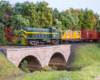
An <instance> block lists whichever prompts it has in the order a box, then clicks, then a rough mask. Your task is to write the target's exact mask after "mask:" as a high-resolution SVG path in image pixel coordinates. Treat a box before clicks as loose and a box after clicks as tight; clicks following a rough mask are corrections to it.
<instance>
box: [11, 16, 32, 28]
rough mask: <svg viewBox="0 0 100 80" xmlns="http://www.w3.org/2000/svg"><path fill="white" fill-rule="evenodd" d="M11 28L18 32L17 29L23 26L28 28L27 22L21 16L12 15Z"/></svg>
mask: <svg viewBox="0 0 100 80" xmlns="http://www.w3.org/2000/svg"><path fill="white" fill-rule="evenodd" d="M10 21H11V28H12V29H16V30H18V28H20V27H23V26H29V25H30V23H29V20H28V19H25V18H23V17H22V16H21V15H14V16H11V17H10Z"/></svg>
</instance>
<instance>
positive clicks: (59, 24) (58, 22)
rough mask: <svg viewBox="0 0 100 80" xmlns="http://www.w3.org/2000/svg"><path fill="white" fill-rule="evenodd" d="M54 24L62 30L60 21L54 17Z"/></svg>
mask: <svg viewBox="0 0 100 80" xmlns="http://www.w3.org/2000/svg"><path fill="white" fill-rule="evenodd" d="M54 24H55V25H54V26H55V27H56V28H57V29H59V31H61V30H62V25H61V21H59V20H58V19H54Z"/></svg>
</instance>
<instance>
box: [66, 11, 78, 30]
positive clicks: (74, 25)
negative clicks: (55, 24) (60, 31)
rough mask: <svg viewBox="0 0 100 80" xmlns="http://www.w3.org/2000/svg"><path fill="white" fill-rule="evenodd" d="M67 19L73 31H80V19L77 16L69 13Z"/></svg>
mask: <svg viewBox="0 0 100 80" xmlns="http://www.w3.org/2000/svg"><path fill="white" fill-rule="evenodd" d="M66 18H67V19H68V20H69V24H70V29H71V30H77V29H79V28H78V21H79V18H78V15H77V14H75V13H71V12H69V13H68V14H66Z"/></svg>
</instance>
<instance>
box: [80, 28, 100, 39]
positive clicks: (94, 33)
mask: <svg viewBox="0 0 100 80" xmlns="http://www.w3.org/2000/svg"><path fill="white" fill-rule="evenodd" d="M81 38H85V40H86V41H90V40H93V41H97V40H98V39H100V33H99V31H98V30H85V29H81Z"/></svg>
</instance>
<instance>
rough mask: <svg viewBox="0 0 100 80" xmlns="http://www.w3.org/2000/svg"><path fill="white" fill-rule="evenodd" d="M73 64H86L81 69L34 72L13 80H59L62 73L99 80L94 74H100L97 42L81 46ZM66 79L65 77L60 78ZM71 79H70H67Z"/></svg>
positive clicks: (82, 79) (83, 79) (74, 79)
mask: <svg viewBox="0 0 100 80" xmlns="http://www.w3.org/2000/svg"><path fill="white" fill-rule="evenodd" d="M71 65H74V66H85V67H84V68H82V69H81V70H80V71H69V72H68V71H49V72H38V71H37V72H34V73H32V74H27V75H24V76H21V77H19V78H16V79H12V80H58V79H57V78H59V76H60V75H62V74H64V75H69V76H71V80H97V79H96V78H92V77H91V76H92V75H100V47H98V46H97V45H95V44H91V45H85V46H80V47H78V48H77V49H76V57H75V60H74V61H73V63H72V64H71ZM60 80H64V79H60ZM67 80H70V79H67Z"/></svg>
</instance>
